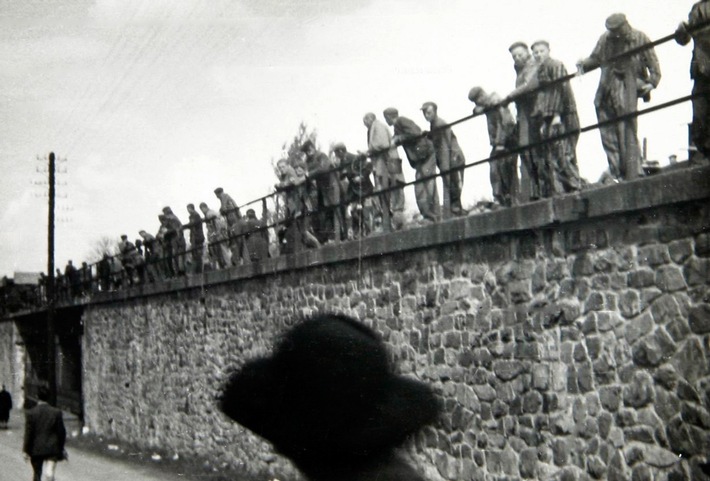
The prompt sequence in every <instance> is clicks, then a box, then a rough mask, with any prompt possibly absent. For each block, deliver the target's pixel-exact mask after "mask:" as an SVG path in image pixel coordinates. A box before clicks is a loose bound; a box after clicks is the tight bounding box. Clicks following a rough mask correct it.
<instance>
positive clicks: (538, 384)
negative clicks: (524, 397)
mask: <svg viewBox="0 0 710 481" xmlns="http://www.w3.org/2000/svg"><path fill="white" fill-rule="evenodd" d="M549 384H550V367H549V365H548V364H536V365H534V366H533V368H532V387H533V389H538V390H543V391H544V390H547V389H548V387H549Z"/></svg>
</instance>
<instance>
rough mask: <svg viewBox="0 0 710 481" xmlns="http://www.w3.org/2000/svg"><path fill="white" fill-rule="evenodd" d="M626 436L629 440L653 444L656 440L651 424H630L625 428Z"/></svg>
mask: <svg viewBox="0 0 710 481" xmlns="http://www.w3.org/2000/svg"><path fill="white" fill-rule="evenodd" d="M624 437H625V438H626V441H627V442H633V441H636V442H639V443H646V444H652V443H654V442H655V439H654V437H653V429H652V428H650V427H649V426H630V427H627V428H624Z"/></svg>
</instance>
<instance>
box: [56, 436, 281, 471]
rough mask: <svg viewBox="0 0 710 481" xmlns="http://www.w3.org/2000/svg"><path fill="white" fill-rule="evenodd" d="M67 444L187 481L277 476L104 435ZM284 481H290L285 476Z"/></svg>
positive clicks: (81, 437)
mask: <svg viewBox="0 0 710 481" xmlns="http://www.w3.org/2000/svg"><path fill="white" fill-rule="evenodd" d="M67 445H68V446H69V447H70V448H72V449H78V450H81V451H87V452H90V453H93V454H97V455H99V456H104V457H106V458H109V459H112V460H115V461H118V462H123V463H126V464H132V465H136V466H143V467H148V468H152V469H155V470H159V471H160V472H162V473H163V474H165V473H172V474H174V475H175V478H176V479H183V480H185V481H269V480H271V479H273V477H270V476H268V475H267V474H264V475H262V476H255V475H247V474H245V473H239V472H236V471H234V470H229V469H224V468H217V467H214V466H211V465H210V464H209V462H208V461H207V460H204V459H187V458H180V457H176V456H174V455H169V454H166V453H164V452H159V451H157V450H155V451H145V450H140V449H138V448H137V447H135V446H131V445H130V444H128V443H123V442H120V441H116V440H111V439H106V438H104V437H102V436H96V435H93V434H84V435H78V436H74V437H71V436H69V437H68V438H67ZM279 479H280V480H281V481H289V480H286V479H284V478H282V477H280V478H279Z"/></svg>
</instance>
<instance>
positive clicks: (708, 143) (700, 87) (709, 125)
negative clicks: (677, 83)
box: [675, 0, 710, 162]
mask: <svg viewBox="0 0 710 481" xmlns="http://www.w3.org/2000/svg"><path fill="white" fill-rule="evenodd" d="M708 22H710V1H708V0H701V1H700V2H697V3H696V4H695V5H693V8H692V9H691V10H690V14H689V15H688V21H687V22H681V24H680V25H678V28H677V29H676V31H675V41H676V42H678V44H679V45H687V44H688V43H689V42H690V40H691V39H692V40H693V59H692V60H691V62H690V78H691V79H693V92H692V93H693V95H697V97H694V98H693V123H692V126H691V128H690V135H691V138H692V140H693V144H694V145H695V147H696V148H697V149H698V151H700V153H702V154H703V156H705V158H706V159H710V26H705V27H703V28H699V29H698V26H700V25H702V24H703V23H705V24H707V23H708ZM690 160H691V162H692V161H693V158H692V157H691V159H690Z"/></svg>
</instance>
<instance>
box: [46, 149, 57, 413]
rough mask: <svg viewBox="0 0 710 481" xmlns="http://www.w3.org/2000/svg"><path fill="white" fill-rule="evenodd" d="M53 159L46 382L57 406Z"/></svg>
mask: <svg viewBox="0 0 710 481" xmlns="http://www.w3.org/2000/svg"><path fill="white" fill-rule="evenodd" d="M55 167H56V165H55V159H54V152H50V153H49V212H48V223H47V372H48V377H47V381H48V382H49V393H50V394H49V397H50V402H51V403H52V404H53V405H55V406H56V404H57V344H56V341H55V339H54V338H55V326H54V306H55V303H56V289H55V284H54V283H55V278H54V197H55V185H54V184H55V178H54V174H55V172H54V171H55Z"/></svg>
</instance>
